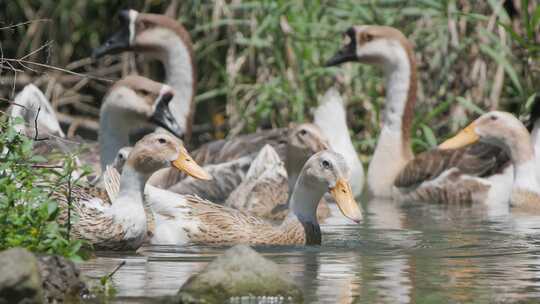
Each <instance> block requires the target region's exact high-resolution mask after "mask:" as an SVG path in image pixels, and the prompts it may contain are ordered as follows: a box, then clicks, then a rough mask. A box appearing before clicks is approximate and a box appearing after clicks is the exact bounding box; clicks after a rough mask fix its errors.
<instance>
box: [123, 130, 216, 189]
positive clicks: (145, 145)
mask: <svg viewBox="0 0 540 304" xmlns="http://www.w3.org/2000/svg"><path fill="white" fill-rule="evenodd" d="M126 166H129V167H131V168H133V169H135V170H136V171H137V172H139V173H142V174H143V175H145V176H150V175H151V174H152V173H154V172H155V171H157V170H159V169H162V168H167V167H171V166H172V167H175V168H176V169H178V170H181V171H184V172H185V173H186V174H188V175H190V176H192V177H194V178H197V179H202V180H210V179H212V177H211V176H210V174H208V173H207V172H206V171H205V170H204V169H203V168H201V167H200V166H199V165H198V164H197V163H196V162H195V161H194V160H193V158H191V156H190V155H189V154H188V152H187V150H186V148H185V147H184V145H183V144H182V141H181V140H179V139H178V138H176V137H174V136H172V135H169V134H166V133H163V132H155V133H152V134H148V135H146V136H145V137H143V138H142V139H141V140H139V141H138V142H137V144H135V146H134V147H133V150H132V151H131V152H130V153H129V156H128V158H127V161H126Z"/></svg>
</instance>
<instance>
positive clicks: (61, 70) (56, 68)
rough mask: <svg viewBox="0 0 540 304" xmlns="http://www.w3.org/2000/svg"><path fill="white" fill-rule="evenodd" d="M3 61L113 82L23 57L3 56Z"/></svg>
mask: <svg viewBox="0 0 540 304" xmlns="http://www.w3.org/2000/svg"><path fill="white" fill-rule="evenodd" d="M4 62H5V63H7V64H10V62H15V63H18V64H20V65H22V66H24V65H25V64H31V65H35V66H38V67H42V68H46V69H50V70H55V71H59V72H64V73H67V74H71V75H76V76H79V77H83V78H89V79H93V80H99V81H104V82H109V83H111V82H113V80H111V79H107V78H103V77H98V76H92V75H86V74H82V73H77V72H73V71H70V70H66V69H63V68H60V67H56V66H53V65H48V64H44V63H39V62H34V61H29V60H24V59H11V58H3V59H2V61H0V64H1V63H4Z"/></svg>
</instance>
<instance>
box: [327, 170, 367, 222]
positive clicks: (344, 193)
mask: <svg viewBox="0 0 540 304" xmlns="http://www.w3.org/2000/svg"><path fill="white" fill-rule="evenodd" d="M330 194H331V195H332V197H334V199H335V200H336V203H337V205H338V207H339V210H340V211H341V213H343V215H345V216H346V217H348V218H349V219H351V220H353V221H355V222H357V223H359V222H360V221H361V220H362V212H361V211H360V207H358V204H357V203H356V201H355V200H354V197H353V194H352V190H351V185H349V183H348V182H347V181H346V180H345V179H344V178H340V179H338V180H337V182H336V185H335V186H334V187H333V188H330Z"/></svg>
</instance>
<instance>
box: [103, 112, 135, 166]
mask: <svg viewBox="0 0 540 304" xmlns="http://www.w3.org/2000/svg"><path fill="white" fill-rule="evenodd" d="M137 121H138V119H136V117H135V115H128V114H127V113H126V111H125V110H124V111H123V110H121V109H117V108H114V107H110V106H108V105H104V106H103V107H102V109H101V113H100V118H99V150H100V163H101V170H102V172H103V171H104V170H105V167H106V166H107V165H109V164H112V163H113V161H114V158H115V157H116V154H117V153H118V151H119V150H120V149H121V148H123V147H125V146H129V132H130V129H131V128H133V126H136V125H138V124H137Z"/></svg>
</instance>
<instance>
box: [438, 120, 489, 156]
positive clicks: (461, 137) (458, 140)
mask: <svg viewBox="0 0 540 304" xmlns="http://www.w3.org/2000/svg"><path fill="white" fill-rule="evenodd" d="M474 128H475V124H474V122H473V123H471V124H470V125H468V126H467V127H466V128H465V129H463V130H461V131H459V133H458V134H456V135H455V136H454V137H452V138H449V139H447V140H446V141H445V142H443V143H442V144H440V145H439V149H443V150H447V149H457V148H461V147H464V146H467V145H470V144H472V143H475V142H477V141H478V140H479V139H480V136H478V134H476V132H475V131H474Z"/></svg>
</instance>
